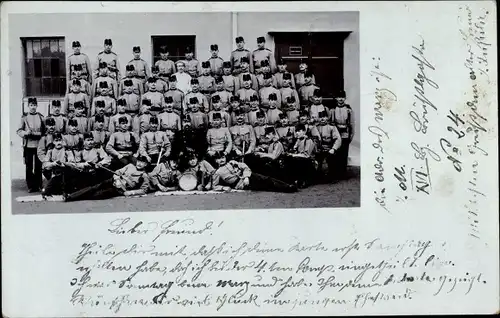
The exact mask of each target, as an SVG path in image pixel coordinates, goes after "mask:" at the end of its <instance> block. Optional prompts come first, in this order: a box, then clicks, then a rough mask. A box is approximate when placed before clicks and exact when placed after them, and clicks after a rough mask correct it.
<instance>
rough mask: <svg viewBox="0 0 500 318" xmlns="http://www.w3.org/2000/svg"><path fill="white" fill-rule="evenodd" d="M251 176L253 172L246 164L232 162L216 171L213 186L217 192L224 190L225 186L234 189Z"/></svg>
mask: <svg viewBox="0 0 500 318" xmlns="http://www.w3.org/2000/svg"><path fill="white" fill-rule="evenodd" d="M251 175H252V171H251V170H250V168H249V167H248V166H247V165H246V164H244V163H243V162H237V161H234V160H231V161H229V162H228V163H227V164H225V165H224V166H222V167H220V168H219V169H217V170H216V171H215V173H214V178H213V181H212V186H213V189H214V190H216V191H220V190H222V187H223V186H229V187H231V188H234V187H236V185H237V184H238V182H240V180H241V179H244V178H249V177H250V176H251Z"/></svg>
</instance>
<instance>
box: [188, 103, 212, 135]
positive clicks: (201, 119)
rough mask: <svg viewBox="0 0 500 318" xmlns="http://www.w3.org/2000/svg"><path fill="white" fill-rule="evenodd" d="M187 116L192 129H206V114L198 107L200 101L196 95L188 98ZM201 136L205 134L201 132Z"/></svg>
mask: <svg viewBox="0 0 500 318" xmlns="http://www.w3.org/2000/svg"><path fill="white" fill-rule="evenodd" d="M189 116H190V119H191V127H192V128H193V130H196V131H200V130H206V129H207V127H208V116H207V114H206V113H205V112H203V111H202V110H201V109H200V101H199V100H198V98H196V97H191V98H190V99H189ZM203 138H205V135H204V134H203Z"/></svg>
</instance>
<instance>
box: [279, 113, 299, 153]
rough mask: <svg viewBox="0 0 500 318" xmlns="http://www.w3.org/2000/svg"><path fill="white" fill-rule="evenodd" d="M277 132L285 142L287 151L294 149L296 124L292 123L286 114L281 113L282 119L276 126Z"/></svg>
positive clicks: (283, 142)
mask: <svg viewBox="0 0 500 318" xmlns="http://www.w3.org/2000/svg"><path fill="white" fill-rule="evenodd" d="M276 134H277V135H278V138H279V140H280V141H281V143H282V144H283V148H284V150H285V152H289V151H291V150H292V148H293V146H294V145H295V125H291V124H290V122H289V120H288V117H287V116H286V115H285V114H280V121H279V122H278V125H277V127H276Z"/></svg>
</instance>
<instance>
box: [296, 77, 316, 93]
mask: <svg viewBox="0 0 500 318" xmlns="http://www.w3.org/2000/svg"><path fill="white" fill-rule="evenodd" d="M304 84H305V80H304V73H297V74H295V85H296V87H297V89H299V88H300V87H302V86H303V85H304ZM311 84H313V85H316V77H315V76H314V74H313V76H312V79H311Z"/></svg>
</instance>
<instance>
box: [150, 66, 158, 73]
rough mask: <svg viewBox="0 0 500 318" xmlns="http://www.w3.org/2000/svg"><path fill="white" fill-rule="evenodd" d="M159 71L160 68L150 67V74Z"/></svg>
mask: <svg viewBox="0 0 500 318" xmlns="http://www.w3.org/2000/svg"><path fill="white" fill-rule="evenodd" d="M159 71H160V68H159V67H158V65H153V66H151V72H153V73H157V72H159Z"/></svg>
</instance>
